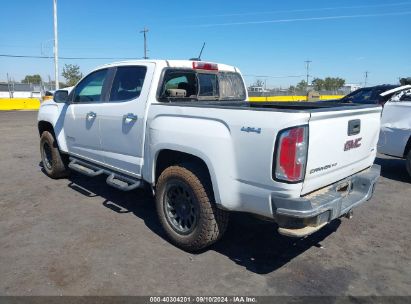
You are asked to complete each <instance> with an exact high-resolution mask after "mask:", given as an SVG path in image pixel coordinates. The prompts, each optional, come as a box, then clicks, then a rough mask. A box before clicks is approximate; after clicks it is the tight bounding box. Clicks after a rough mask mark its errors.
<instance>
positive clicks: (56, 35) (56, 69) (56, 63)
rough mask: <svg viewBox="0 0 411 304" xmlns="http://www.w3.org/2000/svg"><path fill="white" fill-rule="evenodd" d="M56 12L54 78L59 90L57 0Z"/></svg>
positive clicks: (54, 6)
mask: <svg viewBox="0 0 411 304" xmlns="http://www.w3.org/2000/svg"><path fill="white" fill-rule="evenodd" d="M53 12H54V77H55V81H56V84H55V87H56V90H58V89H59V59H58V56H59V51H58V34H57V0H53Z"/></svg>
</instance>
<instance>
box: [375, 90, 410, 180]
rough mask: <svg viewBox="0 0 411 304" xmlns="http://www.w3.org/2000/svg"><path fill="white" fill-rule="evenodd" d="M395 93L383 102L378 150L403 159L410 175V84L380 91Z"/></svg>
mask: <svg viewBox="0 0 411 304" xmlns="http://www.w3.org/2000/svg"><path fill="white" fill-rule="evenodd" d="M393 92H395V94H394V95H393V96H392V97H391V99H390V100H388V102H387V103H386V104H385V106H384V110H383V112H382V117H381V133H380V140H379V142H378V152H379V153H382V154H386V155H390V156H395V157H398V158H403V159H405V165H406V168H407V171H408V174H409V175H410V176H411V85H406V86H402V87H399V88H396V89H394V90H390V91H387V92H384V93H382V94H381V95H383V94H384V95H385V94H392V93H393Z"/></svg>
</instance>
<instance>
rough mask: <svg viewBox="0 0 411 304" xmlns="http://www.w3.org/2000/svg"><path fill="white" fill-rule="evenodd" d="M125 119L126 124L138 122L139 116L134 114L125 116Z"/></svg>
mask: <svg viewBox="0 0 411 304" xmlns="http://www.w3.org/2000/svg"><path fill="white" fill-rule="evenodd" d="M123 119H124V121H125V122H131V121H137V115H134V114H133V113H128V114H126V115H124V116H123Z"/></svg>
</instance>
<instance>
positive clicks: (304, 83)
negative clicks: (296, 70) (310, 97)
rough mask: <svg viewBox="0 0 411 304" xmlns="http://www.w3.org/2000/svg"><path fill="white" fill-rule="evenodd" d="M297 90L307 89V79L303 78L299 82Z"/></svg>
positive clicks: (303, 90)
mask: <svg viewBox="0 0 411 304" xmlns="http://www.w3.org/2000/svg"><path fill="white" fill-rule="evenodd" d="M296 90H297V91H299V92H305V91H306V90H307V82H306V81H305V80H301V81H300V82H299V83H297V86H296Z"/></svg>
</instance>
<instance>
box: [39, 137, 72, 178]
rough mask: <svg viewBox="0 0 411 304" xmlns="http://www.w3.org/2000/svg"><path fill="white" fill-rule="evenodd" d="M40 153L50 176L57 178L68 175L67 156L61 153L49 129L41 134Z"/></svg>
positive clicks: (45, 169)
mask: <svg viewBox="0 0 411 304" xmlns="http://www.w3.org/2000/svg"><path fill="white" fill-rule="evenodd" d="M40 155H41V160H42V162H43V168H44V171H45V172H46V174H47V175H48V176H49V177H51V178H55V179H57V178H62V177H66V176H68V174H69V169H68V167H67V163H68V160H67V156H65V155H62V154H61V153H60V150H59V148H58V146H57V142H56V140H55V138H54V136H53V134H51V133H50V132H49V131H44V132H43V133H42V134H41V137H40Z"/></svg>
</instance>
